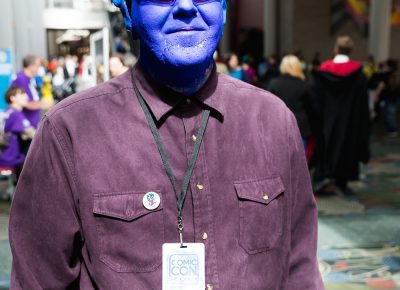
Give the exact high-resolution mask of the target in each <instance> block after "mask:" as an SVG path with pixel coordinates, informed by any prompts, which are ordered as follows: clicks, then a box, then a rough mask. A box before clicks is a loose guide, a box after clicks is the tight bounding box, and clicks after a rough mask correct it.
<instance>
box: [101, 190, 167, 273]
mask: <svg viewBox="0 0 400 290" xmlns="http://www.w3.org/2000/svg"><path fill="white" fill-rule="evenodd" d="M148 196H149V193H146V191H137V192H124V193H111V194H94V195H93V213H94V216H95V219H96V226H97V232H98V243H99V248H100V259H101V261H102V262H103V263H105V264H106V265H107V266H109V267H110V268H111V269H113V270H114V271H116V272H151V271H154V270H156V269H157V268H158V267H159V266H160V265H161V258H162V257H161V255H162V252H161V249H162V244H163V242H164V222H163V220H164V218H163V210H162V209H163V199H162V196H161V194H160V192H159V191H156V196H160V197H161V198H160V200H158V201H157V200H156V201H155V202H156V203H157V204H158V207H156V208H154V207H155V206H154V202H152V208H154V209H152V210H149V209H147V208H145V207H144V203H145V202H146V198H147V197H148ZM150 196H151V197H153V196H154V195H150ZM157 204H156V205H157Z"/></svg>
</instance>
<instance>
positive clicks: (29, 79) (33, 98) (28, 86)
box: [11, 55, 45, 128]
mask: <svg viewBox="0 0 400 290" xmlns="http://www.w3.org/2000/svg"><path fill="white" fill-rule="evenodd" d="M22 62H23V70H22V71H20V72H19V73H18V74H17V77H16V79H15V80H14V81H13V82H12V83H11V87H21V88H23V89H24V91H25V93H26V94H27V95H28V102H27V103H26V104H25V106H24V110H23V113H24V115H25V117H26V118H27V119H28V120H29V122H30V124H31V125H32V126H33V127H34V128H36V127H37V125H38V124H39V121H40V116H41V109H42V108H43V107H44V106H45V104H43V102H42V101H41V100H40V96H39V94H38V91H37V89H36V84H35V76H36V75H37V73H38V69H39V67H40V65H41V63H40V58H39V57H37V56H35V55H27V56H25V57H24V59H23V61H22Z"/></svg>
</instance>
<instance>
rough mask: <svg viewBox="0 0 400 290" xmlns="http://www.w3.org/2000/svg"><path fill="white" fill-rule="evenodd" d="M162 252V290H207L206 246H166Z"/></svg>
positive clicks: (197, 244)
mask: <svg viewBox="0 0 400 290" xmlns="http://www.w3.org/2000/svg"><path fill="white" fill-rule="evenodd" d="M162 251H163V259H162V290H204V289H205V250H204V244H202V243H189V244H185V245H184V246H183V247H182V244H181V243H171V244H164V245H163V249H162Z"/></svg>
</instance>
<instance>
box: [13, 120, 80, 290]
mask: <svg viewBox="0 0 400 290" xmlns="http://www.w3.org/2000/svg"><path fill="white" fill-rule="evenodd" d="M63 144H65V143H64V140H63V139H62V138H61V137H60V135H59V134H58V133H57V130H56V129H55V127H53V125H52V124H51V122H50V121H49V119H48V118H45V119H44V120H43V122H42V123H41V125H40V126H39V128H38V131H37V134H36V135H35V138H34V140H33V142H32V145H31V148H30V150H29V154H28V156H27V159H26V162H25V165H24V169H23V171H22V174H21V177H20V179H19V181H18V186H17V189H16V193H15V196H14V199H13V203H12V208H11V214H10V225H9V235H10V245H11V251H12V254H13V265H12V272H11V288H10V289H11V290H17V289H18V290H19V289H32V290H36V289H78V288H79V286H77V283H79V282H78V278H79V274H80V267H81V260H80V250H81V247H82V244H83V241H82V238H81V235H80V232H81V231H80V228H81V227H80V222H79V218H78V212H77V209H76V207H75V202H74V198H73V192H74V191H75V182H74V176H73V174H72V173H71V172H73V171H72V169H71V168H72V165H71V164H72V162H71V158H70V157H69V156H68V154H67V152H66V149H65V146H63Z"/></svg>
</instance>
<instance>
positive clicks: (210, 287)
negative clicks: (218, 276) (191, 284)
mask: <svg viewBox="0 0 400 290" xmlns="http://www.w3.org/2000/svg"><path fill="white" fill-rule="evenodd" d="M213 288H214V286H213V285H212V284H207V288H206V289H207V290H213Z"/></svg>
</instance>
